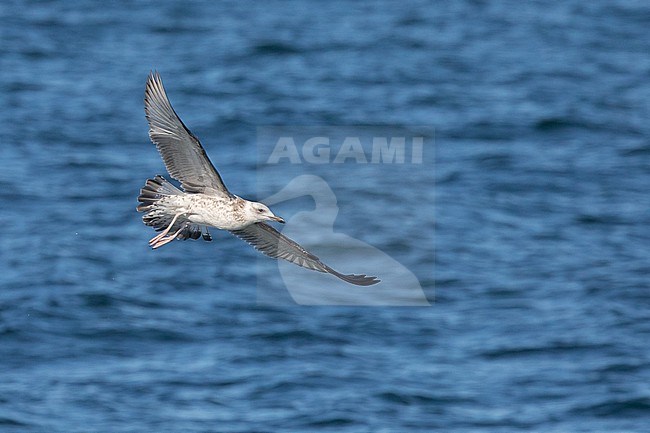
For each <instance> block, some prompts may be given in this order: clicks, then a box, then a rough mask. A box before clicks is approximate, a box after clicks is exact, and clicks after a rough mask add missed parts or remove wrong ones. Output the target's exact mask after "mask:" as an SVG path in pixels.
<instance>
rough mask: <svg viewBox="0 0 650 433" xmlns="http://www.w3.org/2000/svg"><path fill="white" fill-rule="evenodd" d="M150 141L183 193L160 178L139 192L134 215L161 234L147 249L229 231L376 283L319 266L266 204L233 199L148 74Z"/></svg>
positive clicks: (263, 247)
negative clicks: (279, 228)
mask: <svg viewBox="0 0 650 433" xmlns="http://www.w3.org/2000/svg"><path fill="white" fill-rule="evenodd" d="M144 106H145V108H144V111H145V114H146V117H147V121H148V122H149V137H151V141H152V142H153V143H154V144H155V145H156V147H157V148H158V151H159V152H160V155H161V156H162V159H163V161H164V163H165V167H166V168H167V171H168V172H169V175H170V176H171V177H172V178H173V179H176V180H177V181H179V182H180V184H181V188H182V190H180V189H178V188H176V187H175V186H174V185H172V184H171V183H170V182H168V181H167V180H166V179H165V178H164V177H162V176H160V175H157V176H156V177H154V178H153V179H148V180H147V182H146V184H145V186H144V187H143V188H142V189H141V190H140V196H139V197H138V201H139V202H140V204H139V205H138V207H137V210H138V212H145V214H144V215H143V217H142V221H144V223H145V224H146V225H148V226H151V227H153V228H154V229H155V230H156V231H159V232H160V233H159V234H158V235H156V236H154V237H153V238H152V239H151V240H150V241H149V245H150V246H151V247H152V248H154V249H156V248H160V247H162V246H163V245H165V244H167V243H169V242H171V241H173V240H174V239H181V240H185V239H198V238H199V237H203V239H204V240H206V241H210V240H212V237H211V236H210V233H209V232H208V227H215V228H217V229H220V230H228V231H229V232H231V233H232V234H234V235H235V236H238V237H240V238H241V239H243V240H245V241H246V242H248V243H249V244H251V245H252V246H253V247H255V249H257V250H259V251H261V252H262V253H264V254H266V255H267V256H270V257H273V258H276V259H284V260H287V261H289V262H291V263H294V264H296V265H298V266H302V267H303V268H307V269H311V270H314V271H319V272H326V273H329V274H332V275H334V276H336V277H338V278H340V279H341V280H343V281H346V282H348V283H351V284H356V285H359V286H370V285H372V284H376V283H378V282H379V281H380V280H378V279H377V278H376V277H371V276H367V275H364V274H361V275H356V274H347V275H346V274H341V273H339V272H337V271H335V270H334V269H332V268H330V267H329V266H327V265H326V264H325V263H323V262H321V261H320V259H319V258H318V257H316V256H315V255H313V254H311V253H310V252H309V251H307V250H305V249H304V248H303V247H301V246H300V245H298V244H297V243H296V242H294V241H292V240H291V239H289V238H288V237H286V236H284V235H283V234H282V233H280V232H278V231H277V230H276V229H274V228H273V227H271V226H270V225H268V224H266V223H265V221H276V222H280V223H284V220H283V219H282V218H280V217H279V216H276V215H275V214H273V212H271V210H270V209H269V208H268V207H267V206H266V205H264V204H262V203H258V202H253V201H248V200H244V199H243V198H241V197H238V196H236V195H234V194H232V193H231V192H230V191H228V189H227V188H226V186H225V185H224V183H223V180H222V179H221V176H219V173H218V172H217V170H216V169H215V168H214V166H213V165H212V163H211V162H210V159H209V158H208V155H207V154H206V153H205V149H203V146H202V145H201V143H200V142H199V139H198V138H196V136H194V134H192V133H191V132H190V130H189V129H188V128H187V127H186V126H185V124H183V122H182V121H181V119H180V118H179V117H178V115H177V114H176V112H175V111H174V109H173V108H172V106H171V103H170V102H169V99H167V94H166V93H165V88H164V87H163V84H162V80H161V78H160V75H159V74H158V73H157V72H152V73H150V74H149V78H148V79H147V86H146V90H145V96H144Z"/></svg>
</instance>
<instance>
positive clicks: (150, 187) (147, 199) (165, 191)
mask: <svg viewBox="0 0 650 433" xmlns="http://www.w3.org/2000/svg"><path fill="white" fill-rule="evenodd" d="M182 193H183V191H181V190H180V189H178V188H176V187H175V186H174V185H172V184H171V183H169V182H168V181H167V179H165V178H164V177H162V176H161V175H157V176H156V177H154V178H153V179H147V183H145V184H144V186H143V187H142V189H141V190H140V195H139V196H138V201H139V202H140V204H139V205H138V207H137V208H136V209H137V211H138V212H148V211H150V210H152V209H153V208H154V205H155V204H156V202H157V201H158V200H160V199H161V198H163V197H167V196H170V195H178V194H182Z"/></svg>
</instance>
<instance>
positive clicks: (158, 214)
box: [136, 175, 212, 241]
mask: <svg viewBox="0 0 650 433" xmlns="http://www.w3.org/2000/svg"><path fill="white" fill-rule="evenodd" d="M180 194H183V191H181V190H180V189H178V188H176V187H175V186H174V185H172V184H171V183H169V182H168V181H167V179H165V178H164V177H162V176H160V175H158V176H156V177H154V178H153V179H147V182H146V183H145V184H144V186H143V187H142V189H141V190H140V195H139V196H138V201H139V202H140V204H139V205H138V207H137V208H136V209H137V211H138V212H145V214H144V215H143V216H142V221H143V222H144V223H145V224H146V225H148V226H151V227H153V228H154V229H155V230H156V231H161V230H164V229H166V228H167V227H168V226H169V225H170V224H171V223H172V221H173V217H174V214H173V212H171V211H170V210H169V209H168V208H167V207H166V206H165V203H164V201H162V202H161V200H162V199H164V198H165V197H170V196H174V195H180ZM180 228H183V230H182V231H181V232H180V233H179V234H178V236H177V237H176V238H177V239H181V240H184V239H198V238H199V237H201V236H202V237H203V239H204V240H206V241H211V240H212V237H211V236H210V232H208V229H207V227H203V226H200V225H197V224H192V223H190V222H189V221H187V220H184V219H183V218H179V219H178V220H177V221H176V222H175V223H174V224H173V226H172V227H171V228H170V230H171V231H172V232H175V231H177V230H179V229H180Z"/></svg>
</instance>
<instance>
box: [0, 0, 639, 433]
mask: <svg viewBox="0 0 650 433" xmlns="http://www.w3.org/2000/svg"><path fill="white" fill-rule="evenodd" d="M0 19H1V26H0V35H1V39H2V41H1V43H0V62H1V63H0V68H1V74H0V106H1V107H2V109H0V125H2V133H1V134H0V136H1V146H0V158H1V159H0V161H1V164H2V165H1V167H2V169H1V170H0V203H1V204H2V211H1V213H0V223H1V227H2V229H1V234H0V252H1V261H0V264H1V266H2V268H1V270H2V272H1V274H0V431H2V432H86V431H92V432H147V431H156V432H180V431H187V432H208V431H213V432H221V431H225V432H307V431H323V432H337V433H341V432H344V433H348V432H349V433H357V432H373V433H376V432H431V431H444V432H486V433H487V432H495V431H498V432H531V431H538V432H577V431H589V432H612V431H617V432H646V431H648V425H650V386H649V383H650V345H649V344H648V343H649V341H650V312H649V308H650V284H649V283H648V276H649V275H650V262H649V256H650V254H649V252H650V250H649V247H648V245H650V228H649V226H650V213H649V209H650V194H649V192H648V185H650V122H648V119H649V118H650V102H649V101H650V57H649V56H648V53H649V52H650V39H649V38H648V32H647V29H648V28H649V27H650V8H649V7H648V5H647V3H646V2H633V1H607V0H595V1H590V2H584V1H565V2H557V3H548V2H541V1H540V2H535V1H531V2H514V1H512V2H508V1H498V2H481V1H465V2H462V1H461V2H451V3H444V2H443V3H440V2H436V3H433V4H429V3H428V2H417V1H415V2H372V3H370V2H367V3H366V2H354V3H352V2H343V1H340V2H338V1H335V2H316V1H310V2H301V3H285V2H278V1H271V2H264V3H253V2H249V1H241V2H103V3H101V5H100V4H99V3H97V2H91V1H87V0H82V1H76V2H61V1H47V2H38V3H36V2H21V1H14V2H12V1H9V2H2V4H1V5H0ZM154 68H155V69H158V70H159V71H160V72H161V73H162V75H163V78H164V80H165V83H166V85H167V87H168V91H169V94H170V98H171V99H172V102H173V104H174V106H175V107H176V109H177V111H179V113H180V114H181V115H182V117H183V119H184V120H185V122H186V123H187V124H188V126H190V128H191V129H192V130H193V132H194V133H196V134H197V135H198V136H199V137H200V138H201V139H202V141H203V142H204V144H205V146H206V148H207V150H208V153H209V154H210V155H211V158H212V160H213V161H214V162H215V164H216V165H217V167H218V168H219V170H220V172H221V174H222V175H223V177H224V179H225V181H226V184H227V185H228V186H229V187H230V188H231V189H232V190H233V191H234V192H235V193H237V194H240V195H243V196H245V197H252V198H260V199H261V198H263V197H264V196H265V195H266V194H271V193H273V192H274V191H277V190H278V189H280V188H282V187H283V186H284V185H286V184H287V183H288V182H289V181H290V180H291V177H290V176H283V174H282V171H281V170H275V171H274V170H271V171H269V172H270V173H271V172H272V175H269V176H268V177H267V178H265V180H263V185H265V188H264V189H263V188H261V187H259V183H258V174H259V173H261V171H260V170H258V168H259V167H260V161H259V160H258V154H257V149H258V145H259V142H258V137H257V135H256V134H257V133H256V131H257V129H256V128H257V127H258V126H263V125H283V126H286V127H287V128H288V129H289V130H290V129H291V127H292V126H293V125H324V126H328V125H346V126H350V127H352V128H354V127H355V126H356V125H383V126H390V127H405V128H408V127H409V125H428V126H430V127H432V128H433V129H434V130H435V146H428V147H427V148H425V149H424V151H425V161H424V163H423V164H421V165H413V164H404V165H402V166H400V165H398V164H394V165H388V164H374V165H372V164H366V165H362V164H355V163H354V162H351V163H349V164H346V165H345V169H346V171H345V174H342V173H343V172H342V171H341V170H342V169H341V168H340V167H334V164H324V165H317V164H311V165H309V164H303V165H301V166H300V167H301V170H304V172H305V173H312V174H316V175H319V176H322V177H323V178H326V180H327V181H328V182H329V183H330V186H331V187H332V189H333V190H334V191H335V193H336V196H337V198H338V205H339V213H338V217H337V222H336V227H337V229H339V230H340V231H342V232H345V233H346V234H348V235H350V236H353V237H355V238H357V239H361V240H363V241H365V242H367V243H369V244H372V245H373V246H374V247H376V248H378V249H379V250H381V251H383V252H385V253H386V254H388V255H390V256H391V257H393V258H394V259H395V260H397V261H399V262H400V263H401V264H402V265H403V266H404V267H405V268H407V269H409V270H410V272H412V273H413V274H414V275H416V276H417V277H418V279H419V281H420V284H421V286H422V289H423V290H424V293H425V294H426V296H427V298H428V300H429V302H431V304H432V305H431V306H430V307H359V306H357V307H354V306H352V307H341V306H321V307H307V306H301V305H296V304H295V303H292V302H291V298H290V297H288V296H285V297H284V298H282V299H283V300H282V301H281V302H277V303H265V302H259V293H260V290H263V291H265V292H264V293H268V290H271V289H272V290H273V291H274V292H273V293H279V294H282V293H283V291H284V292H285V295H286V289H284V287H283V286H282V284H281V283H282V281H281V280H280V279H279V278H278V277H277V268H274V267H273V266H274V263H273V262H272V261H271V260H270V259H269V260H268V261H261V262H259V265H256V263H258V261H257V256H256V255H255V253H254V251H253V250H252V249H250V248H248V247H247V246H246V245H245V244H243V243H242V242H241V241H240V240H238V239H235V238H234V237H231V236H230V235H228V234H226V233H215V234H214V237H215V241H214V242H212V243H207V242H202V241H194V242H191V241H187V242H174V243H173V244H171V245H169V246H165V247H163V248H162V249H161V250H159V251H151V250H150V249H149V248H148V246H147V240H148V239H149V238H150V237H151V236H153V232H152V230H151V229H150V228H148V227H145V226H144V225H143V224H142V222H141V220H140V217H141V215H139V214H137V213H136V212H135V205H136V200H135V199H136V197H137V194H138V190H139V188H140V187H141V186H142V184H143V182H144V180H145V179H146V178H148V177H151V176H153V175H155V174H156V173H162V172H163V170H164V169H163V166H162V162H161V160H160V158H159V157H158V155H157V153H156V151H155V148H154V147H153V145H152V144H151V143H150V142H149V140H148V137H147V125H146V121H145V118H144V113H143V101H142V97H143V90H144V83H145V79H146V76H147V74H148V72H149V70H150V69H154ZM262 172H263V171H262ZM328 175H329V176H330V177H329V178H328V177H327V176H328ZM264 182H265V183H264ZM310 205H311V203H310V202H309V201H308V200H307V201H294V202H293V204H289V205H288V207H285V210H287V211H289V212H294V211H296V210H297V209H300V208H301V207H304V206H310ZM316 250H317V251H319V250H320V251H322V250H324V247H321V248H320V249H319V248H316ZM260 260H261V259H260ZM260 266H261V268H260ZM345 267H346V268H347V269H346V271H350V272H365V269H364V261H363V258H358V260H356V261H353V262H349V263H347V264H346V265H345ZM259 269H264V270H265V272H266V271H268V272H269V277H268V280H266V279H265V274H264V273H261V275H260V272H259ZM272 272H275V274H273V273H272ZM380 276H381V275H380ZM396 289H398V288H397V287H396ZM350 290H354V288H350ZM279 296H280V295H279Z"/></svg>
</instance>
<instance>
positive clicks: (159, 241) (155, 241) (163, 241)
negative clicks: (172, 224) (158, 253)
mask: <svg viewBox="0 0 650 433" xmlns="http://www.w3.org/2000/svg"><path fill="white" fill-rule="evenodd" d="M184 228H185V227H181V228H180V229H178V230H176V233H174V234H173V235H169V236H163V237H159V236H160V235H158V236H156V237H155V238H152V239H151V240H150V241H149V246H150V247H151V248H153V249H154V250H155V249H156V248H160V247H162V246H163V245H167V244H168V243H170V242H171V241H173V240H174V239H176V237H177V236H178V235H179V234H180V233H181V232H182V231H183V229H184Z"/></svg>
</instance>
